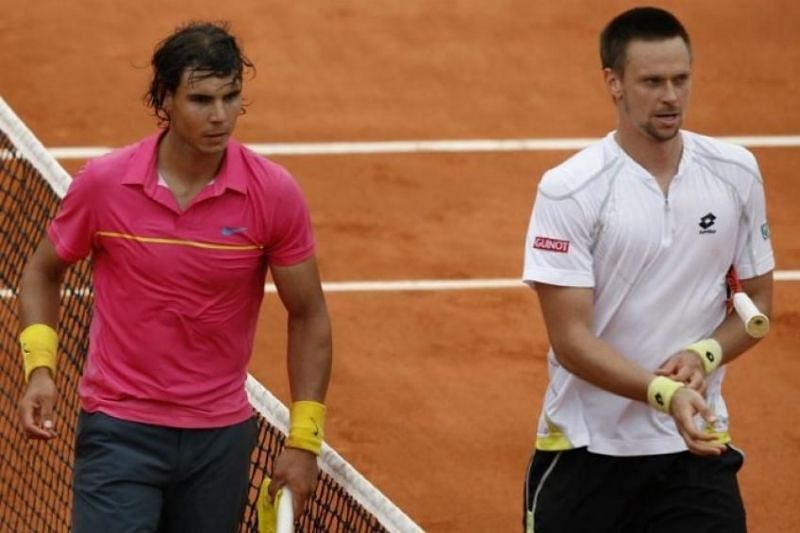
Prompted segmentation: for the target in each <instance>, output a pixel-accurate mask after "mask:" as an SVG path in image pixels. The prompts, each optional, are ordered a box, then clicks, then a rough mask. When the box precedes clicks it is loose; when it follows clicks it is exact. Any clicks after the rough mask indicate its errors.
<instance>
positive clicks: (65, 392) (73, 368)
mask: <svg viewBox="0 0 800 533" xmlns="http://www.w3.org/2000/svg"><path fill="white" fill-rule="evenodd" d="M69 182H70V177H69V175H68V174H67V173H66V171H64V169H63V168H61V166H60V165H59V164H58V163H57V162H56V161H55V160H54V159H53V158H52V157H51V156H50V154H49V153H48V152H47V151H46V150H45V149H44V147H43V146H42V145H41V144H40V143H39V142H38V140H37V139H36V138H35V137H34V136H33V134H32V133H31V132H30V130H28V128H27V127H26V126H25V124H23V123H22V121H20V120H19V118H18V117H17V116H16V115H15V114H14V112H13V111H12V110H11V108H10V107H9V106H8V105H7V104H6V103H5V102H4V101H3V99H2V98H0V351H1V352H2V357H0V429H2V432H0V531H37V532H45V531H68V530H69V523H70V506H71V499H72V496H71V490H70V485H71V476H72V456H73V444H74V435H75V423H76V421H77V414H78V410H79V403H78V397H77V384H78V378H79V376H80V374H81V370H82V368H83V361H84V357H85V354H86V352H87V348H88V335H87V333H88V326H89V322H90V319H91V312H92V302H93V293H92V290H91V273H90V264H89V262H88V261H81V262H80V263H78V264H76V265H73V266H72V267H71V268H70V269H69V271H68V273H67V276H66V279H65V282H64V286H63V290H62V294H61V303H62V305H61V316H60V319H59V338H60V342H59V352H60V363H59V372H58V375H57V378H56V381H57V385H58V390H59V392H60V394H61V398H60V399H59V404H58V412H57V415H58V430H59V437H58V438H56V439H53V440H51V441H47V442H41V441H29V440H28V439H27V438H26V437H25V436H24V435H23V433H22V431H21V429H20V427H19V424H18V422H17V402H18V400H19V398H20V395H21V394H22V387H23V383H24V377H23V371H22V364H21V361H20V360H19V355H18V352H19V348H18V344H17V332H18V325H17V319H16V304H17V302H16V287H17V286H18V284H19V277H20V275H21V273H22V268H23V266H24V264H25V261H26V260H27V258H28V257H29V256H30V255H31V253H32V252H33V250H34V248H35V247H36V245H37V244H38V242H39V241H40V240H41V238H42V236H43V235H44V231H45V229H46V226H47V223H48V221H49V220H50V219H51V218H52V217H53V216H54V215H55V212H56V209H57V207H58V203H59V200H60V198H61V197H63V196H64V194H65V192H66V190H67V188H68V186H69ZM246 387H247V393H248V397H249V398H250V401H251V403H252V405H253V407H254V410H255V411H256V413H257V415H256V416H257V418H258V445H257V446H256V449H255V450H254V452H253V455H252V458H251V475H250V497H249V500H248V503H247V506H246V509H245V513H244V516H243V518H242V524H241V528H240V530H241V531H242V532H248V533H250V532H257V531H258V520H257V515H256V500H257V497H258V488H259V487H260V485H261V481H262V479H263V477H264V476H265V475H268V474H269V473H271V471H272V466H273V461H274V460H275V457H276V456H277V454H278V453H279V452H280V450H281V449H282V448H283V445H284V438H285V435H286V429H287V426H288V420H289V413H288V410H287V409H286V407H285V406H284V405H283V404H282V403H281V402H280V401H279V400H278V399H276V398H275V397H274V396H273V395H272V394H270V392H269V391H267V390H266V389H265V388H264V387H263V386H262V385H261V384H260V383H258V381H256V380H255V379H254V378H253V377H252V376H248V379H247V383H246ZM320 466H321V470H322V472H321V475H320V480H319V483H318V485H317V488H316V492H315V494H314V498H313V500H312V501H311V502H310V504H309V505H307V506H306V511H305V513H304V514H303V515H302V516H300V517H298V518H297V520H296V523H295V526H296V528H297V530H298V531H314V532H318V531H319V532H322V531H331V532H362V531H370V532H372V531H392V532H394V531H399V532H406V531H409V532H416V531H421V529H420V528H419V527H418V526H417V525H416V524H415V523H414V522H413V521H412V520H411V519H409V518H408V516H406V515H405V514H404V513H403V512H402V511H401V510H400V509H398V508H397V507H396V506H395V505H394V504H393V503H392V502H390V501H389V500H388V499H387V498H386V497H385V496H384V495H383V494H381V493H380V491H378V490H377V489H376V488H375V487H374V486H373V485H372V484H370V483H369V481H367V480H366V479H365V478H364V477H363V476H361V474H359V473H358V472H357V471H356V470H355V469H354V468H353V467H352V466H351V465H350V464H349V463H347V462H346V461H345V460H344V459H343V458H342V457H341V456H340V455H339V454H338V453H336V451H334V450H333V449H331V448H330V447H329V446H328V445H327V444H324V445H323V450H322V453H321V455H320Z"/></svg>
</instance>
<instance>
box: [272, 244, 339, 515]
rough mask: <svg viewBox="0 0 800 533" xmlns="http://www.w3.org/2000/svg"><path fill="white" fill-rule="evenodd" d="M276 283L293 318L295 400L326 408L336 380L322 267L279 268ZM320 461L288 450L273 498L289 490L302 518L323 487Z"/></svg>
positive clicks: (274, 272)
mask: <svg viewBox="0 0 800 533" xmlns="http://www.w3.org/2000/svg"><path fill="white" fill-rule="evenodd" d="M272 279H273V281H274V282H275V286H276V287H277V289H278V294H279V296H280V298H281V301H282V302H283V305H284V307H285V308H286V310H287V312H288V314H289V346H288V366H289V386H290V389H291V393H292V400H293V401H298V400H313V401H316V402H319V403H324V402H325V393H326V392H327V390H328V381H329V380H330V374H331V360H332V355H331V352H332V341H331V325H330V319H329V318H328V310H327V308H326V306H325V298H324V296H323V294H322V287H321V286H320V281H319V273H318V271H317V262H316V260H315V259H313V258H312V259H309V260H307V261H305V262H303V263H300V264H299V265H295V266H291V267H273V269H272ZM317 477H318V468H317V457H316V455H314V454H313V453H311V452H309V451H306V450H300V449H297V448H290V447H286V448H284V449H283V452H281V454H280V456H279V457H278V458H277V459H276V461H275V467H274V470H273V477H272V482H271V483H270V485H269V494H270V498H271V499H274V498H275V494H276V493H277V491H278V490H279V489H280V488H281V487H284V486H288V487H289V488H290V489H291V491H292V493H293V494H294V512H295V516H299V514H300V513H302V511H303V507H304V506H305V502H306V500H307V499H308V498H309V497H310V495H311V494H312V493H313V491H314V487H315V486H316V484H317Z"/></svg>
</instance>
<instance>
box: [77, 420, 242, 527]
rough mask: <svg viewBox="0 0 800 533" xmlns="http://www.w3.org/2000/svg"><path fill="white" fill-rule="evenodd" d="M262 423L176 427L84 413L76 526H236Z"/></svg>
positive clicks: (79, 442) (79, 435) (79, 432)
mask: <svg viewBox="0 0 800 533" xmlns="http://www.w3.org/2000/svg"><path fill="white" fill-rule="evenodd" d="M255 440H256V424H255V420H254V419H249V420H246V421H245V422H242V423H241V424H236V425H233V426H229V427H224V428H214V429H178V428H169V427H163V426H154V425H150V424H140V423H136V422H128V421H125V420H120V419H117V418H113V417H111V416H108V415H105V414H102V413H86V412H81V414H80V416H79V418H78V430H77V434H76V437H75V468H74V479H73V496H74V498H73V509H72V532H73V533H98V532H100V531H104V532H105V531H108V532H113V533H128V532H137V533H138V532H155V531H158V532H162V533H167V532H186V531H192V532H204V533H206V532H207V533H226V532H233V531H238V525H239V521H240V520H241V518H242V513H243V509H244V505H245V502H246V498H247V492H248V485H249V469H250V453H251V451H252V449H253V446H254V445H255Z"/></svg>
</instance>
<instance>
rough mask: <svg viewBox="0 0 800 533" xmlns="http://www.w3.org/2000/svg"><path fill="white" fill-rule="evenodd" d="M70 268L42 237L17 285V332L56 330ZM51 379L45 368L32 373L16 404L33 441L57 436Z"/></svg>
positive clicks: (54, 400) (26, 430) (48, 371)
mask: <svg viewBox="0 0 800 533" xmlns="http://www.w3.org/2000/svg"><path fill="white" fill-rule="evenodd" d="M68 266H69V265H68V264H67V263H65V262H64V261H62V260H61V259H60V258H59V257H58V255H57V254H56V250H55V248H54V247H53V244H52V243H51V242H50V240H49V239H48V238H47V237H45V238H44V239H42V241H41V242H40V243H39V247H38V248H37V249H36V251H35V252H34V253H33V255H32V256H31V258H30V259H29V260H28V263H27V264H26V265H25V269H24V270H23V271H22V278H21V279H20V283H19V297H18V305H19V323H20V331H22V330H23V329H25V328H26V327H27V326H29V325H31V324H46V325H48V326H50V327H52V328H53V329H57V324H58V309H59V301H60V299H59V291H60V289H61V283H62V281H63V279H64V273H65V272H66V270H67V267H68ZM57 396H58V395H57V390H56V387H55V383H54V381H53V376H52V375H51V374H50V370H49V369H48V368H47V367H40V368H37V369H35V370H34V371H33V372H32V373H31V376H30V380H29V382H28V386H27V387H26V388H25V392H24V394H23V396H22V398H21V399H20V402H19V416H20V422H21V423H22V429H23V430H24V431H25V433H26V434H27V435H28V437H29V438H33V439H50V438H53V437H54V436H55V435H56V433H55V430H54V427H55V426H54V423H53V408H54V406H55V403H56V400H57Z"/></svg>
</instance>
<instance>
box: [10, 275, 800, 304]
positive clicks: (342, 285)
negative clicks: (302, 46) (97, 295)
mask: <svg viewBox="0 0 800 533" xmlns="http://www.w3.org/2000/svg"><path fill="white" fill-rule="evenodd" d="M774 276H775V281H800V270H776V271H775V274H774ZM525 286H526V285H525V284H524V283H523V282H522V281H521V280H520V279H519V278H485V279H406V280H396V281H328V282H324V283H323V284H322V290H324V291H325V292H329V293H330V292H392V291H394V292H402V291H463V290H490V289H517V288H521V287H525ZM264 292H265V293H275V292H276V290H275V285H273V284H272V283H267V284H266V285H264ZM86 294H88V290H87V289H82V290H76V289H73V290H72V291H71V292H70V294H69V295H73V296H85V295H86ZM69 295H68V296H69ZM13 297H14V291H12V290H11V289H0V298H13Z"/></svg>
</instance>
